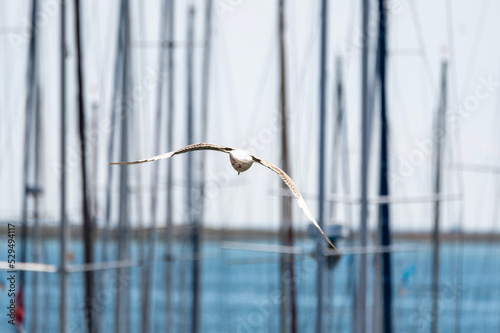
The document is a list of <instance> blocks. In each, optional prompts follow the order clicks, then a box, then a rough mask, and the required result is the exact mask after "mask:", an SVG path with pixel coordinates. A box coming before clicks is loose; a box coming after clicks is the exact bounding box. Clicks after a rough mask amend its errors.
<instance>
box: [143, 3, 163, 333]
mask: <svg viewBox="0 0 500 333" xmlns="http://www.w3.org/2000/svg"><path fill="white" fill-rule="evenodd" d="M167 1H168V0H163V1H162V10H161V16H160V22H161V23H160V39H161V47H160V52H159V60H160V65H159V72H160V82H159V85H158V95H157V102H156V103H157V105H156V117H155V133H156V134H155V143H154V144H155V147H154V154H159V153H160V152H159V150H160V138H161V125H162V115H163V87H164V80H163V79H164V77H165V75H163V74H164V73H165V67H166V56H165V55H166V52H165V51H166V43H165V42H166V39H167V23H168V19H167V15H168V4H167ZM158 170H159V164H157V163H155V165H153V177H152V178H153V179H152V182H151V184H152V185H151V187H152V188H151V196H152V197H151V221H152V225H151V231H150V242H149V255H148V258H147V259H146V269H143V272H142V283H143V288H144V290H143V306H142V319H143V324H142V330H143V331H144V332H149V326H150V325H149V323H150V321H151V313H152V312H154V309H153V308H152V306H150V303H151V291H152V290H151V289H152V288H151V286H152V285H154V281H155V279H154V277H155V272H156V265H155V262H156V241H157V238H158V237H157V231H156V229H157V225H158V222H157V211H158V210H157V202H158ZM151 309H152V310H153V311H151Z"/></svg>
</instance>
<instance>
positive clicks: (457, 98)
mask: <svg viewBox="0 0 500 333" xmlns="http://www.w3.org/2000/svg"><path fill="white" fill-rule="evenodd" d="M82 3H83V5H82V8H81V12H82V24H83V28H82V29H83V30H82V31H83V57H84V59H83V62H84V73H85V78H84V93H85V98H86V99H85V100H86V114H87V127H88V128H89V129H91V131H89V135H88V137H87V142H88V145H89V147H90V151H91V152H92V156H96V158H95V159H93V160H92V163H90V165H89V167H90V174H91V179H92V182H91V186H92V188H95V190H96V192H95V193H96V202H97V204H96V216H97V222H98V223H99V224H102V223H103V222H102V219H103V217H104V212H105V202H106V201H105V200H106V196H105V186H106V180H107V177H108V172H109V170H110V169H109V168H108V167H107V163H108V162H110V161H109V158H108V141H109V136H110V132H111V129H110V125H109V119H110V115H111V106H112V99H113V97H112V96H113V78H114V73H115V61H116V60H115V58H116V45H117V36H118V32H117V28H118V12H119V1H116V0H115V1H104V2H103V1H96V0H92V1H85V2H82ZM285 3H286V4H285V29H286V32H285V47H286V69H287V76H288V80H287V101H288V106H289V109H288V120H289V124H290V129H289V133H290V134H289V140H290V147H292V148H291V151H290V157H291V171H290V174H291V176H292V178H293V179H294V181H295V183H296V185H297V187H298V188H299V190H300V191H301V192H302V193H303V194H304V197H305V199H306V202H307V203H308V205H309V206H310V208H311V210H312V212H313V214H314V215H315V216H317V215H318V203H317V200H316V194H317V191H318V184H319V179H318V173H317V170H318V160H319V157H318V156H319V155H318V151H319V147H318V140H319V133H318V129H319V69H320V64H319V59H320V53H319V49H320V9H321V4H320V1H306V0H293V1H292V0H289V1H285ZM371 4H372V11H371V18H370V21H369V26H370V29H369V33H368V38H369V42H370V48H369V51H370V61H371V71H372V72H371V74H370V75H373V68H374V67H373V62H374V56H375V53H374V52H375V48H374V46H375V45H376V44H375V43H376V38H377V32H376V26H377V18H376V11H375V9H376V3H375V2H373V1H372V2H371ZM0 5H1V6H2V9H1V10H0V66H1V67H0V68H1V73H2V76H1V77H0V152H1V153H2V156H3V158H2V159H1V161H2V163H0V219H2V220H7V219H19V218H20V216H21V211H22V198H23V193H22V188H23V171H22V170H23V147H24V140H25V110H26V109H25V108H26V100H27V91H28V90H27V86H28V83H27V73H28V72H27V71H28V66H27V65H28V46H29V29H30V26H31V23H30V20H29V17H30V2H29V1H16V2H15V3H14V2H10V1H5V0H3V1H1V2H0ZM213 5H214V7H213V25H212V26H213V35H212V40H211V41H212V49H211V61H210V83H209V116H208V123H207V126H208V127H207V128H208V134H207V138H206V141H207V142H211V143H216V144H221V145H227V146H232V147H242V148H245V149H247V150H249V151H250V152H252V153H254V154H256V155H257V156H259V157H261V158H263V159H265V160H267V161H270V162H272V163H275V164H277V165H281V161H280V156H281V155H280V150H279V147H280V139H279V135H280V129H279V126H278V125H277V124H278V123H279V106H280V103H279V99H278V98H279V94H278V93H279V62H278V60H279V58H278V55H279V44H278V20H277V19H278V10H277V9H278V2H277V1H263V0H262V1H259V0H213ZM190 6H193V7H194V9H195V23H194V25H195V26H194V28H195V37H194V39H195V51H194V73H195V74H194V75H195V76H194V82H195V85H194V96H195V97H194V107H195V113H196V119H197V123H196V124H195V126H196V130H195V141H196V142H198V141H201V140H202V138H201V121H200V120H199V119H201V117H200V114H201V106H200V100H201V92H202V91H201V88H202V86H201V72H202V56H203V47H202V45H203V38H204V17H205V14H204V12H205V1H182V2H181V1H177V2H176V6H175V20H176V21H175V29H174V33H175V40H176V41H178V43H177V44H178V47H176V49H175V55H174V56H175V58H174V61H175V71H174V73H168V72H163V73H162V72H160V69H159V54H160V48H158V47H157V45H158V41H160V40H161V37H160V24H161V22H162V20H164V19H165V18H162V17H161V1H159V0H145V1H135V0H131V7H132V10H131V21H132V23H131V34H132V47H133V49H132V56H131V57H132V60H131V62H132V63H131V71H132V73H133V88H132V93H131V97H130V98H131V99H132V101H133V102H134V106H135V109H134V112H133V114H132V115H130V118H129V119H130V125H129V134H130V135H129V142H130V143H131V146H130V149H129V152H128V156H129V158H130V159H131V160H133V159H139V158H144V157H147V156H150V155H155V154H158V153H163V152H165V151H166V131H165V129H166V119H165V116H163V118H162V119H159V120H158V119H157V118H156V109H157V106H158V94H160V93H161V94H163V96H162V99H163V103H166V100H167V97H166V95H165V93H164V92H163V93H162V92H160V81H161V78H162V77H164V78H166V77H168V76H169V75H174V82H175V85H174V90H175V99H174V104H175V126H174V129H175V130H174V133H173V135H174V146H175V147H182V146H184V145H186V144H188V142H187V137H186V105H187V103H186V75H187V72H186V66H187V63H186V58H187V57H186V54H187V53H186V39H187V31H188V28H187V13H188V9H189V7H190ZM498 7H500V3H498V2H495V1H488V0H481V1H474V2H471V1H465V0H455V1H451V0H448V1H444V0H440V1H428V0H421V1H414V0H393V1H389V3H388V8H389V9H388V20H389V21H388V33H389V36H388V54H389V56H388V60H387V63H388V65H387V66H388V67H387V80H388V87H387V97H388V117H389V127H390V128H389V130H390V132H389V135H390V140H389V151H390V172H391V177H390V183H391V185H390V192H391V194H393V195H394V196H395V197H409V196H429V195H431V194H432V189H433V153H434V147H433V142H434V141H433V140H434V133H435V130H434V126H435V120H436V114H437V109H438V105H439V96H440V82H441V66H442V62H443V61H446V62H447V63H448V72H447V82H448V87H447V90H446V93H447V106H448V107H447V109H446V117H445V119H446V121H445V122H446V124H447V129H446V131H447V134H446V137H445V140H444V167H443V194H445V195H447V196H448V198H449V197H453V198H455V200H447V201H444V202H443V204H442V227H443V230H454V229H457V228H464V229H465V230H467V231H471V232H491V231H497V232H498V231H499V224H498V222H497V220H498V219H497V215H498V212H497V207H496V203H497V201H498V193H497V192H498V191H497V190H498V189H499V184H498V177H497V174H495V173H484V172H482V173H478V172H469V171H467V170H462V171H460V170H457V169H456V168H453V166H454V165H456V164H460V163H468V164H470V163H474V164H477V165H487V166H496V165H500V161H499V157H500V155H499V152H498V145H497V142H498V140H499V139H500V138H499V137H498V133H499V125H500V121H499V119H498V117H499V116H498V114H499V112H498V106H499V104H498V102H499V97H500V96H499V95H500V94H499V93H498V92H499V87H498V82H499V81H500V78H499V73H500V68H499V66H498V64H499V61H498V60H499V59H500V46H499V45H500V44H499V43H496V42H495V38H497V33H496V32H497V31H498V29H499V27H498V24H499V23H498V22H497V20H496V18H495V16H494V13H498V12H499V10H500V8H498ZM40 9H41V14H40V16H39V19H38V20H37V28H38V30H39V35H38V36H39V43H40V57H39V64H40V94H41V110H42V113H43V116H42V118H43V119H42V128H43V129H42V139H41V147H42V149H41V154H42V155H41V156H42V165H41V168H42V176H41V182H42V186H43V188H44V195H43V199H42V200H41V211H42V216H43V217H44V218H46V219H47V221H49V222H50V223H57V221H58V218H59V181H60V172H59V170H60V159H59V158H60V149H61V148H60V133H59V119H60V118H59V117H60V105H59V91H60V90H59V89H60V82H59V73H60V72H59V70H60V68H59V66H60V65H59V64H60V55H59V43H60V41H59V19H60V11H59V0H41V1H40ZM73 11H74V8H73V7H72V4H69V5H68V8H67V26H66V29H67V61H66V64H67V83H68V85H67V94H68V95H67V96H68V97H67V108H66V110H67V114H68V119H67V132H68V143H67V146H66V148H65V149H66V152H67V155H68V164H67V179H68V187H67V188H68V210H67V212H68V216H69V218H70V220H71V221H72V223H75V224H79V223H80V221H81V215H82V214H81V206H80V202H81V196H80V191H81V190H80V188H81V183H80V168H79V163H78V159H79V148H78V147H79V145H78V131H77V129H78V122H77V114H78V109H77V105H76V96H77V95H76V75H75V74H76V62H75V55H76V49H75V30H74V15H73ZM360 18H361V1H359V0H358V1H340V0H337V1H329V2H328V33H327V68H326V75H327V86H326V91H327V102H326V103H327V104H326V110H327V120H326V121H327V124H326V128H327V140H328V141H327V149H326V151H327V156H326V160H327V166H326V170H327V177H326V179H325V181H326V182H327V189H328V191H329V192H330V193H331V192H335V193H337V194H338V195H339V196H349V197H354V198H356V197H359V193H360V183H359V178H360V162H361V160H360V151H361V145H360V142H361V141H360V139H361V131H360V129H361V118H360V115H361V51H362V49H361V47H360V39H361V38H363V37H362V34H361V21H360ZM336 59H341V63H342V68H341V73H342V80H343V85H344V91H345V114H346V116H345V134H346V139H345V140H343V141H342V142H343V144H344V148H343V151H344V154H341V155H339V156H337V157H334V154H333V153H332V151H333V144H332V142H333V140H334V136H335V134H336V133H335V132H334V127H333V123H334V112H335V105H336V104H335V103H336V97H335V95H334V87H335V86H334V85H335V80H336V76H337V75H338V73H339V71H338V70H337V67H336ZM370 86H371V87H372V88H373V87H374V86H373V82H372V81H371V82H370ZM378 101H379V99H378V96H375V99H374V103H375V104H374V105H375V107H374V116H373V119H374V122H373V126H372V133H371V153H372V154H371V158H370V166H369V169H370V183H369V193H370V197H372V198H375V197H376V195H377V189H378V183H379V181H378V171H377V168H378V165H379V159H378V152H379V144H378V142H379V134H378V132H379V123H378V120H377V119H378V115H379V113H378V111H379V109H378V106H377V105H378V104H377V103H378ZM158 121H160V122H161V124H162V130H161V132H160V134H158V133H156V130H155V124H156V123H157V122H158ZM158 138H159V140H160V146H159V150H158V151H155V140H157V139H158ZM114 150H115V153H114V158H115V159H119V155H118V151H119V149H118V147H115V149H114ZM193 154H194V155H195V156H194V158H195V161H196V162H199V159H200V158H206V162H207V164H206V170H207V171H206V179H207V181H208V183H207V199H206V203H207V205H206V207H207V209H206V219H205V223H206V225H207V226H210V227H223V228H259V229H262V228H263V229H267V230H277V229H278V227H279V224H280V196H279V189H280V187H281V183H280V182H281V180H280V179H279V177H278V176H277V175H276V174H274V173H272V172H271V171H269V170H267V169H265V168H263V167H261V166H259V165H254V166H253V167H252V168H251V169H250V170H249V171H248V172H245V173H243V174H241V175H240V176H237V174H236V172H234V170H232V168H231V167H230V164H229V163H228V161H229V158H228V157H227V156H224V155H222V154H220V153H217V152H207V153H200V152H197V153H193ZM186 162H187V158H186V156H185V155H181V156H176V157H175V158H173V159H172V161H171V165H172V167H173V168H174V178H175V180H174V185H175V188H174V191H173V196H174V202H175V210H174V220H175V223H176V224H181V223H185V222H186V218H187V216H186V214H185V211H186V210H185V204H184V202H185V197H186V193H185V180H186V175H185V170H186ZM157 164H158V165H157V167H158V168H159V169H158V170H159V178H158V181H157V183H158V184H159V196H158V202H159V209H158V215H157V220H158V222H157V223H158V225H160V226H163V225H164V223H165V222H164V221H165V218H164V217H165V214H166V211H165V202H166V195H165V193H166V190H165V183H166V171H167V168H168V166H169V163H167V162H166V161H160V162H157ZM154 168H155V165H154V164H153V163H150V164H145V165H139V166H131V167H130V169H129V174H130V175H131V180H130V192H131V195H130V205H129V207H130V209H129V212H130V219H131V223H132V224H133V225H138V224H139V221H142V223H143V225H146V226H148V225H152V223H153V222H152V218H151V214H150V205H151V187H152V186H151V185H152V183H153V179H152V176H153V171H154ZM479 168H482V167H479ZM117 173H118V169H116V170H115V171H114V175H115V176H114V178H113V185H112V189H113V190H112V199H113V201H112V210H113V213H112V220H113V223H116V220H117V217H118V215H117V211H118V196H119V193H118V190H119V186H118V178H117V177H116V175H117ZM335 181H336V182H337V184H338V186H337V187H336V190H335V191H333V190H332V189H333V185H332V184H333V183H334V182H335ZM457 198H458V199H457ZM141 207H142V208H141ZM30 208H31V207H30ZM376 208H377V207H376V206H375V205H371V206H370V211H369V224H370V227H371V228H374V227H375V226H376V224H377V209H376ZM141 211H142V215H141V214H140V212H141ZM432 213H433V205H432V203H406V204H394V205H392V206H391V217H392V220H391V223H392V227H393V229H394V230H410V231H430V230H431V228H432V224H433V219H432ZM139 215H141V216H143V218H142V219H140V218H139ZM327 216H328V218H327V221H326V223H329V222H330V220H331V221H335V222H336V223H342V224H344V225H346V226H349V227H352V228H356V227H357V225H358V223H359V207H358V205H350V206H349V205H345V204H338V205H336V206H335V208H334V209H333V210H330V209H328V212H327ZM294 223H295V224H296V225H297V228H305V227H306V226H307V224H308V222H307V218H306V216H305V215H303V213H302V212H301V210H300V209H299V208H298V205H295V203H294Z"/></svg>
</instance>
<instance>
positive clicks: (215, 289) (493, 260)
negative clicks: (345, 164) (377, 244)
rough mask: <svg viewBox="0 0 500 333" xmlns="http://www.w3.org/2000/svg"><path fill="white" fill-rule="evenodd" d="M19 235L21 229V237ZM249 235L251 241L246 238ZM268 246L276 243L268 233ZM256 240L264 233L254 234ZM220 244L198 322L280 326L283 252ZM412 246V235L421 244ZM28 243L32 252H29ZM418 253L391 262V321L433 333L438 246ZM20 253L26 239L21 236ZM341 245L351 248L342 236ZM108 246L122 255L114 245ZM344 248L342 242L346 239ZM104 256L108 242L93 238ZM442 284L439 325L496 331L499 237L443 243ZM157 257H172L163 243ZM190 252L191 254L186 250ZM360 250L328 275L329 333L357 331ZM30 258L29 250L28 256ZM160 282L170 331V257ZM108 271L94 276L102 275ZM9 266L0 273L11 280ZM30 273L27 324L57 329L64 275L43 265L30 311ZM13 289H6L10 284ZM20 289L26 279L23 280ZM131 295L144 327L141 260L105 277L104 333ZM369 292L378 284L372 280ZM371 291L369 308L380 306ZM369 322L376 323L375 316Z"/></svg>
mask: <svg viewBox="0 0 500 333" xmlns="http://www.w3.org/2000/svg"><path fill="white" fill-rule="evenodd" d="M18 239H19V237H18ZM245 241H246V242H251V241H248V240H245ZM258 241H259V242H265V243H266V244H273V243H276V241H275V240H267V241H262V240H258ZM255 242H257V240H255ZM6 244H7V243H6V238H1V239H0V245H1V246H2V247H3V248H0V260H2V261H5V260H6V258H7V246H6ZM220 244H221V243H220V242H214V241H207V242H205V243H204V246H203V255H204V259H203V260H202V294H201V302H202V304H201V307H202V314H201V324H202V332H217V333H220V332H242V333H245V332H278V331H279V309H280V307H279V304H280V302H281V301H282V295H281V293H280V284H279V280H280V276H279V256H278V255H277V254H272V253H260V252H248V251H239V250H238V251H236V250H226V249H221V247H220ZM414 244H415V243H414ZM30 245H31V244H28V252H29V253H31V246H30ZM299 245H300V246H301V247H302V248H303V249H304V250H311V251H312V250H313V249H314V244H313V242H312V241H310V240H304V241H300V242H299ZM416 245H417V247H418V250H417V251H413V252H398V253H394V254H393V255H392V262H393V275H392V278H393V296H394V297H393V323H394V332H398V333H400V332H401V333H404V332H429V331H430V324H431V306H432V303H431V296H432V294H431V288H430V287H431V258H432V252H431V246H430V244H429V243H417V244H416ZM17 246H18V251H19V250H20V249H19V246H20V244H19V243H17ZM344 246H347V245H345V244H344ZM111 247H112V249H111V253H112V254H113V255H116V248H115V246H114V245H113V244H112V246H111ZM341 247H342V244H341ZM130 248H131V249H130V252H131V257H132V258H138V256H139V247H138V245H137V242H135V241H132V242H131V244H130ZM70 250H71V251H72V252H73V253H74V254H75V258H74V262H73V263H81V262H82V259H83V258H82V246H81V242H80V241H79V240H74V241H73V242H72V243H71V246H70ZM95 250H96V251H95V252H96V256H97V260H100V253H101V244H99V243H98V244H96V249H95ZM441 250H442V251H441V261H442V265H441V287H440V298H439V307H440V312H439V328H440V332H452V331H453V332H455V330H456V328H457V327H458V328H459V330H457V331H456V332H499V331H500V277H499V276H500V244H495V243H465V244H457V243H445V244H443V246H442V249H441ZM39 253H40V256H41V258H43V262H45V263H48V264H58V260H59V245H58V242H57V240H55V239H47V240H45V241H44V242H43V246H42V247H41V250H40V251H39ZM157 253H158V258H162V257H163V256H164V255H165V248H164V247H163V245H162V244H159V246H158V251H157ZM174 255H175V256H176V258H179V256H189V255H190V246H189V245H188V244H187V243H186V244H184V243H182V242H177V243H176V244H175V247H174ZM185 259H186V258H185ZM357 259H358V257H357V256H355V255H346V256H344V257H343V258H342V259H341V260H340V262H339V263H338V265H337V266H336V267H335V268H334V269H333V270H329V271H328V272H327V273H326V275H325V276H326V283H325V288H324V290H325V297H324V299H325V303H324V306H323V308H322V309H321V311H323V317H324V323H323V324H324V326H325V331H326V332H350V331H351V326H352V322H353V318H352V313H353V312H352V307H353V304H354V303H353V297H354V293H355V283H356V281H355V278H356V267H357ZM29 260H30V258H28V261H29ZM368 263H369V267H370V269H369V272H370V273H369V274H370V275H369V277H368V279H369V281H372V280H373V273H372V272H373V270H372V266H371V265H372V263H373V256H371V255H370V256H369V260H368ZM191 265H192V261H191V260H175V261H173V263H172V273H173V292H172V309H173V310H172V323H171V327H172V332H189V331H190V329H191V326H190V323H191V299H192V294H191V281H192V280H191V275H190V271H191ZM316 266H317V263H316V261H315V259H314V258H312V257H310V256H308V255H304V256H297V257H296V262H295V272H296V284H297V288H296V291H297V311H298V328H299V332H313V331H314V327H315V322H316ZM154 271H156V273H155V285H154V288H153V290H152V301H153V309H152V310H151V320H152V332H164V331H165V325H166V316H167V315H166V310H165V305H166V301H165V300H166V288H165V276H166V263H165V261H160V260H159V261H157V263H156V268H155V270H154ZM100 274H101V273H98V274H96V282H99V277H100ZM6 277H7V275H6V272H5V271H0V279H1V281H2V282H3V283H5V284H6ZM33 277H34V276H33V273H27V274H26V287H25V288H26V289H25V294H26V313H27V320H26V323H25V327H26V331H27V332H31V331H32V328H33V326H32V325H33V322H34V316H37V317H36V318H37V325H38V328H39V331H40V332H56V331H57V330H58V328H59V312H58V307H59V306H58V304H59V275H58V274H57V273H39V274H38V279H39V284H40V288H39V290H38V296H37V299H38V307H39V308H38V311H37V313H33V310H32V306H33V301H32V300H33V282H32V281H33ZM2 287H4V289H2V290H0V304H1V308H2V309H4V310H2V311H3V313H2V317H1V318H2V319H1V320H0V332H16V330H15V328H14V327H12V326H11V325H9V324H8V323H7V319H8V318H7V316H6V315H5V314H6V313H7V309H6V306H7V304H8V302H9V298H8V296H7V289H8V285H3V286H2ZM5 287H7V288H5ZM18 288H19V286H18ZM69 288H70V297H69V301H68V305H69V326H68V332H85V321H84V316H83V305H84V302H83V300H84V296H83V292H84V290H83V274H82V273H72V274H71V277H70V286H69ZM127 290H129V291H130V292H129V293H128V294H129V300H130V302H129V315H128V316H123V317H122V318H121V319H122V320H124V323H125V325H127V326H126V327H128V328H129V329H130V332H141V316H142V313H141V301H140V297H141V290H142V288H141V268H140V267H135V268H132V269H130V275H126V276H125V279H123V280H122V281H121V283H118V280H117V272H116V271H114V270H110V271H108V284H107V285H106V287H105V289H104V291H99V292H98V294H97V296H96V299H95V300H94V305H93V308H94V310H95V312H96V313H99V314H101V313H102V314H104V332H113V331H114V324H115V317H114V307H115V302H116V293H117V292H120V293H122V295H125V294H127ZM369 290H373V289H372V288H371V287H370V288H369ZM372 293H373V292H370V293H369V295H368V304H369V306H370V313H372V311H373V308H374V306H375V307H381V304H375V305H373V297H372ZM370 325H371V324H370Z"/></svg>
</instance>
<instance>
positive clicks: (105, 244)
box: [97, 1, 125, 332]
mask: <svg viewBox="0 0 500 333" xmlns="http://www.w3.org/2000/svg"><path fill="white" fill-rule="evenodd" d="M124 12H125V8H124V5H123V1H122V3H121V5H120V19H119V26H118V46H117V51H116V63H115V77H114V88H113V100H112V101H113V104H112V109H111V133H110V136H109V144H108V161H112V160H113V150H114V142H115V135H116V130H115V129H116V118H117V112H118V111H117V110H118V108H119V105H118V98H119V89H120V80H121V77H122V75H123V73H122V70H121V69H122V61H123V59H122V57H123V44H124V41H123V39H122V35H123V34H124V28H123V25H124V16H125V15H124ZM113 169H114V168H113V167H112V166H108V177H107V180H106V213H105V214H106V216H105V222H104V223H105V225H104V230H103V234H102V261H103V262H108V260H109V257H110V255H109V237H110V228H111V184H112V181H113ZM107 279H108V272H107V270H103V271H102V273H101V278H100V290H101V292H102V291H104V290H105V288H106V282H107ZM103 331H104V315H102V314H101V315H100V316H99V317H98V327H97V332H103Z"/></svg>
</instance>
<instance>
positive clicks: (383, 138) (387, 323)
mask: <svg viewBox="0 0 500 333" xmlns="http://www.w3.org/2000/svg"><path fill="white" fill-rule="evenodd" d="M384 3H385V1H384V0H379V2H378V5H379V6H378V10H379V45H378V49H379V64H378V65H379V66H378V71H379V73H378V74H379V75H378V78H379V81H380V127H381V128H380V131H381V133H380V175H379V178H380V188H379V194H380V196H381V197H383V196H387V195H389V177H388V175H389V153H388V138H387V135H388V123H387V103H386V97H387V95H386V89H385V88H386V79H385V76H386V50H387V37H386V33H387V12H386V10H385V8H384ZM379 226H380V244H381V245H382V246H389V245H390V244H391V232H390V224H389V205H388V204H381V205H380V206H379ZM381 257H382V301H383V302H382V304H383V332H385V333H391V332H392V318H391V309H392V290H391V288H392V284H391V253H390V252H389V251H386V252H384V253H382V254H381Z"/></svg>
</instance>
